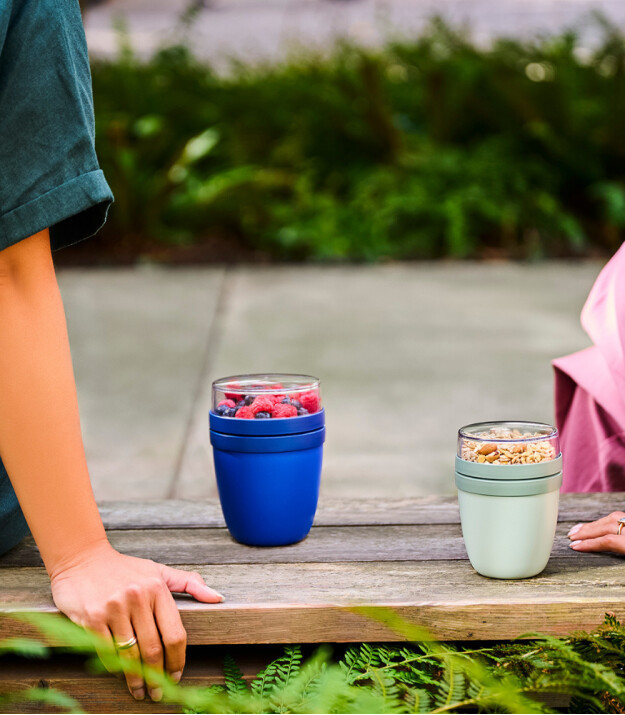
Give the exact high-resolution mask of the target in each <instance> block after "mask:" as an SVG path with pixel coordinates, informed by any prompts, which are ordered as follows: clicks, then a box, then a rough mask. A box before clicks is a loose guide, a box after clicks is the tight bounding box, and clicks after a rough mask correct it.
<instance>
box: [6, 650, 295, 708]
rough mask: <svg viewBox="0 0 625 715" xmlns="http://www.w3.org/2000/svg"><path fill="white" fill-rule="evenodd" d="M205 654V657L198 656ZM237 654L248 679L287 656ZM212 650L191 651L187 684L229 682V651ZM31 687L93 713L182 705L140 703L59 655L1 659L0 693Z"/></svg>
mask: <svg viewBox="0 0 625 715" xmlns="http://www.w3.org/2000/svg"><path fill="white" fill-rule="evenodd" d="M197 650H200V652H199V653H196V652H194V651H197ZM258 650H259V649H253V650H252V652H251V653H246V654H241V653H238V654H237V655H236V660H237V665H238V666H239V668H240V669H241V671H242V673H243V677H244V678H245V679H246V680H251V679H252V678H253V677H254V676H255V675H256V674H257V673H258V672H259V671H260V670H261V668H262V667H264V666H265V665H267V663H268V662H269V661H270V660H271V659H272V658H273V657H276V656H277V655H279V654H281V653H278V652H276V653H272V654H271V655H269V654H265V651H264V649H260V652H259V653H258V654H257V651H258ZM205 651H206V649H194V648H190V649H188V651H187V665H186V667H185V672H184V678H183V680H182V685H185V686H195V687H206V686H209V685H221V684H223V682H224V679H223V656H224V653H223V651H221V650H219V652H218V653H216V654H215V655H212V654H211V655H206V654H205ZM28 688H41V689H45V688H55V689H57V690H61V691H62V692H64V693H66V694H67V695H70V696H71V697H72V698H74V699H75V700H77V701H78V702H79V703H80V704H81V706H82V708H83V710H84V712H87V713H125V712H131V713H178V712H181V707H180V705H179V704H176V703H163V702H161V703H153V702H151V701H150V700H149V699H146V700H143V701H140V700H139V701H138V700H135V699H134V698H133V697H132V696H131V695H130V693H129V692H128V689H127V687H126V685H125V682H124V681H123V680H120V679H118V678H116V677H115V676H113V675H110V674H109V673H98V672H89V671H88V670H86V668H85V663H84V661H83V660H82V659H80V658H78V657H76V656H70V655H64V654H63V655H60V654H55V655H54V656H53V657H52V658H50V659H48V660H36V661H27V660H21V659H15V658H11V659H9V658H7V657H6V656H5V657H3V658H0V694H2V693H17V692H19V691H20V690H27V689H28ZM13 712H19V713H38V712H58V710H56V709H54V708H50V707H49V706H48V707H46V706H42V705H40V704H38V703H34V702H30V703H29V702H16V703H14V704H7V705H4V706H2V705H0V713H13Z"/></svg>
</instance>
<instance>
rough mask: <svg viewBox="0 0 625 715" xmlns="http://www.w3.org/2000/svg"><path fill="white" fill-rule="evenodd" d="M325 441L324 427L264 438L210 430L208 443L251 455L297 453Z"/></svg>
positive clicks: (224, 449) (229, 450)
mask: <svg viewBox="0 0 625 715" xmlns="http://www.w3.org/2000/svg"><path fill="white" fill-rule="evenodd" d="M325 439H326V428H325V427H320V428H319V429H316V430H313V431H312V432H304V433H301V434H280V435H271V436H265V437H259V436H255V437H250V436H249V435H237V434H223V433H221V432H215V430H210V441H211V444H212V445H213V448H214V449H217V450H221V451H224V452H251V453H253V454H267V453H275V452H299V451H302V450H306V449H315V448H316V447H321V446H322V445H323V443H324V442H325Z"/></svg>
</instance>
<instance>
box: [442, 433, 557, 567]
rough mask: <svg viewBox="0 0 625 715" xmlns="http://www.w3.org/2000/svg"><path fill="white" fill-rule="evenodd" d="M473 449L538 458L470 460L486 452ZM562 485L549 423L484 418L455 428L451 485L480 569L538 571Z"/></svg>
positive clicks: (468, 543) (552, 528) (545, 558)
mask: <svg viewBox="0 0 625 715" xmlns="http://www.w3.org/2000/svg"><path fill="white" fill-rule="evenodd" d="M506 434H507V435H509V436H507V437H502V436H501V435H506ZM496 435H500V436H496ZM469 445H471V447H469ZM473 445H475V448H474V447H473ZM492 446H495V447H496V448H497V449H496V451H492V449H491V448H492ZM479 450H482V451H487V452H488V450H491V451H490V452H489V454H488V455H487V456H489V457H492V455H494V454H497V455H498V458H497V461H498V462H499V459H502V458H503V459H507V456H506V455H508V454H510V455H515V457H517V458H518V459H519V460H520V459H521V458H522V455H533V456H532V458H536V459H538V458H540V461H536V462H534V461H532V462H529V463H527V462H526V463H522V462H515V463H511V462H510V461H506V462H504V463H490V462H487V461H482V462H478V461H472V460H474V459H478V458H479V457H480V456H485V455H483V454H482V455H480V454H477V452H478V451H479ZM536 455H538V456H536ZM561 485H562V455H561V454H560V444H559V439H558V432H557V430H556V429H555V427H552V426H551V425H546V424H543V423H537V422H487V423H477V424H474V425H467V426H466V427H462V428H461V429H460V430H459V431H458V454H457V455H456V486H457V488H458V504H459V507H460V521H461V524H462V535H463V537H464V542H465V546H466V549H467V554H468V556H469V561H470V562H471V565H472V566H473V568H474V569H475V570H476V571H477V572H478V573H479V574H481V575H482V576H488V577H490V578H500V579H519V578H530V577H531V576H536V575H537V574H539V573H540V572H541V571H543V569H544V568H545V567H546V565H547V563H548V561H549V556H550V554H551V549H552V547H553V540H554V537H555V531H556V525H557V522H558V504H559V496H560V492H559V489H560V486H561Z"/></svg>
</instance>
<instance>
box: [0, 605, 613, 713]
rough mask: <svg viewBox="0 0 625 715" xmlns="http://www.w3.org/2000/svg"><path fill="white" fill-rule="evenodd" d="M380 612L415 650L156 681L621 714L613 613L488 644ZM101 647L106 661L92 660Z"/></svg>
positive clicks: (388, 706) (229, 705) (33, 653)
mask: <svg viewBox="0 0 625 715" xmlns="http://www.w3.org/2000/svg"><path fill="white" fill-rule="evenodd" d="M361 610H362V609H361ZM364 611H365V612H366V609H364ZM376 618H379V619H381V620H383V621H384V622H385V623H386V624H387V625H388V626H389V627H392V628H393V629H394V630H396V631H399V632H401V633H402V634H403V635H404V636H405V637H407V638H417V637H418V638H419V639H420V640H419V641H418V642H415V643H413V644H412V645H411V646H410V647H407V646H386V645H377V646H372V645H369V644H367V643H364V644H362V645H360V646H353V647H349V648H348V649H347V650H346V652H345V653H344V655H343V656H342V657H341V658H339V659H338V660H333V659H332V657H331V651H330V649H329V648H328V647H327V646H326V647H322V648H320V649H319V650H318V651H317V652H316V653H315V654H314V655H313V656H312V657H311V658H309V659H308V660H306V661H304V660H303V657H302V650H301V648H300V647H299V646H288V647H286V648H285V651H284V655H283V656H282V657H280V658H278V659H276V660H274V661H273V662H271V663H269V664H268V665H267V667H266V668H264V669H263V670H262V671H261V672H260V673H258V675H256V677H255V678H254V679H253V680H252V681H251V683H248V682H246V680H245V679H244V678H243V675H242V674H241V671H240V670H239V668H238V666H237V664H236V663H235V661H234V660H233V659H232V658H231V657H229V656H227V657H226V659H225V662H224V684H223V685H222V686H209V687H189V686H181V685H175V684H174V683H173V682H171V681H170V680H169V679H168V678H167V677H166V676H163V675H158V674H157V673H152V678H153V679H154V680H155V682H156V683H159V684H160V685H161V686H162V688H163V692H164V696H165V700H166V701H169V702H174V703H179V704H180V705H181V707H182V708H184V710H185V711H186V712H196V713H211V712H219V713H316V712H317V713H318V712H321V713H411V712H414V713H416V712H420V713H446V712H510V713H518V712H522V713H530V712H553V710H550V709H549V708H548V706H547V705H545V699H546V696H549V695H553V694H559V695H565V696H570V701H569V706H568V708H567V709H566V710H564V711H565V712H574V713H584V712H613V713H621V712H624V709H625V671H624V666H623V663H625V628H624V627H623V626H622V625H621V624H620V623H619V622H618V621H617V620H616V619H615V618H614V617H613V616H611V615H607V616H606V621H605V623H604V625H603V626H602V627H601V628H599V629H598V630H597V631H595V632H593V633H578V634H574V635H572V636H570V637H568V638H554V637H547V636H540V635H537V636H535V637H534V638H532V639H531V640H528V641H517V642H513V643H507V644H498V645H494V646H490V647H482V648H475V647H473V648H468V647H464V648H454V647H452V646H450V645H446V644H442V643H437V642H435V641H431V640H424V639H423V638H424V634H423V632H422V631H420V630H419V629H416V628H414V627H413V626H411V625H409V624H406V623H405V622H403V621H401V620H400V619H399V618H398V617H397V616H395V615H394V614H393V613H392V612H388V613H386V614H383V615H382V616H380V615H379V612H378V615H377V616H376ZM29 620H30V621H33V622H35V623H36V624H38V625H39V627H40V628H41V629H42V630H43V631H44V632H45V633H46V634H48V635H49V636H52V637H54V638H60V639H62V640H63V641H65V642H68V641H69V642H72V643H74V646H73V650H74V651H77V652H81V653H85V654H86V655H88V656H90V657H91V658H92V660H91V661H90V662H89V664H88V665H89V667H90V668H92V669H93V668H97V667H99V668H100V669H103V667H104V666H106V668H107V669H108V670H110V671H112V672H116V671H121V670H122V664H123V663H125V664H126V666H125V667H126V669H128V664H127V663H128V661H124V660H123V657H122V658H120V656H119V655H117V654H116V653H115V652H111V651H110V650H108V646H107V645H106V644H105V643H103V642H100V641H99V640H98V638H97V636H93V635H90V634H88V633H86V632H85V631H83V630H82V629H81V628H79V627H78V626H75V625H73V624H72V623H70V622H68V621H65V620H61V619H59V618H57V617H51V616H42V615H35V616H30V617H29ZM96 646H97V647H98V649H99V653H100V656H101V657H102V658H103V661H104V663H101V662H100V661H99V660H97V658H95V648H96ZM7 651H8V652H13V653H21V654H24V655H27V656H30V657H41V656H42V655H45V654H46V653H47V652H48V651H47V649H46V647H45V646H44V645H42V644H41V643H38V642H36V641H31V640H27V639H12V640H9V641H4V642H3V643H0V653H2V652H7ZM129 697H130V696H129ZM24 700H37V701H44V702H47V703H49V704H52V705H55V706H56V707H59V708H64V709H65V710H66V711H70V712H81V708H80V704H79V703H76V702H75V701H73V700H72V699H71V698H70V697H69V696H68V695H65V694H64V693H60V692H58V691H56V690H53V689H49V688H48V689H40V688H35V689H32V690H27V691H22V692H19V693H13V694H10V693H0V705H2V704H3V703H4V704H8V703H16V702H19V701H24ZM559 711H560V712H562V711H563V710H562V708H560V709H559Z"/></svg>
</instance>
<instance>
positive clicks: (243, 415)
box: [235, 407, 254, 420]
mask: <svg viewBox="0 0 625 715" xmlns="http://www.w3.org/2000/svg"><path fill="white" fill-rule="evenodd" d="M235 417H238V418H239V419H241V420H253V419H254V413H253V412H252V408H251V407H240V408H239V409H238V410H237V413H236V415H235Z"/></svg>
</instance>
